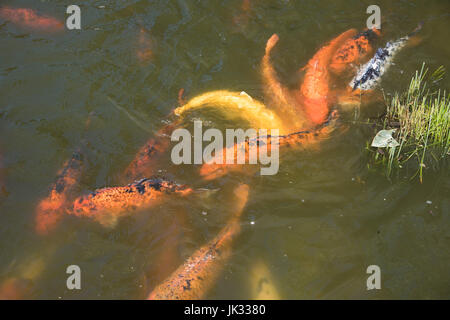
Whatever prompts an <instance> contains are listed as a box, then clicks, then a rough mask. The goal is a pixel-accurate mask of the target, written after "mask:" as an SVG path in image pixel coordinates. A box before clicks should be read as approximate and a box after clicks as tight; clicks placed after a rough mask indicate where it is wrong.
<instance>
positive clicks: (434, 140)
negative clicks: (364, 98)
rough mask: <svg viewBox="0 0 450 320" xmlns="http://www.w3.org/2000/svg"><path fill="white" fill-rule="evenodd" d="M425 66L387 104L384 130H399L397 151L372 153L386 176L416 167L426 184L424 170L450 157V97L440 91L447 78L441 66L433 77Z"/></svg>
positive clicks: (379, 150) (394, 148) (392, 149)
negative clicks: (405, 88)
mask: <svg viewBox="0 0 450 320" xmlns="http://www.w3.org/2000/svg"><path fill="white" fill-rule="evenodd" d="M427 74H428V69H425V64H422V68H421V69H420V71H416V74H415V76H414V77H413V78H412V79H411V83H410V85H409V88H408V90H407V91H406V92H403V93H395V94H394V96H393V98H392V100H390V101H389V100H387V99H386V97H385V102H386V106H387V109H386V113H385V115H384V116H383V117H382V120H381V121H382V123H381V127H382V128H383V129H394V128H395V129H397V130H396V132H395V135H394V138H395V139H396V140H397V141H398V142H399V143H400V145H399V146H398V147H392V148H388V149H387V150H386V149H378V150H376V149H374V148H371V149H373V150H372V151H373V152H372V153H373V155H374V160H375V162H376V163H382V164H383V165H384V166H385V169H386V175H387V176H388V177H390V176H391V175H392V172H393V170H395V169H402V168H404V167H413V168H414V171H415V174H414V175H413V176H412V178H414V177H415V176H418V177H419V180H420V182H422V181H423V174H424V168H428V167H431V166H434V165H437V164H439V163H440V162H441V160H442V159H445V158H447V157H448V156H449V155H450V95H447V94H446V91H442V90H441V89H439V88H438V84H439V81H440V80H441V79H442V78H443V77H444V74H445V69H444V68H443V67H442V66H441V67H439V68H438V69H437V70H436V71H434V72H433V73H432V74H431V75H430V76H428V75H427Z"/></svg>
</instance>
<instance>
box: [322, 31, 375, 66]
mask: <svg viewBox="0 0 450 320" xmlns="http://www.w3.org/2000/svg"><path fill="white" fill-rule="evenodd" d="M380 36H381V32H380V31H379V30H378V29H376V28H373V29H367V30H365V31H362V32H360V33H358V34H357V35H355V36H353V37H352V38H350V39H347V40H346V41H345V42H344V43H343V44H342V46H341V47H340V48H339V49H338V50H337V51H336V53H335V54H334V55H333V57H332V58H331V62H330V65H329V69H330V70H331V71H332V72H333V73H335V74H340V73H342V72H343V71H344V69H345V68H346V67H347V66H348V65H349V64H351V63H355V64H359V63H361V62H362V61H363V59H364V58H365V57H367V56H368V55H369V54H371V53H372V51H373V47H372V45H373V42H374V41H375V40H376V39H378V37H380Z"/></svg>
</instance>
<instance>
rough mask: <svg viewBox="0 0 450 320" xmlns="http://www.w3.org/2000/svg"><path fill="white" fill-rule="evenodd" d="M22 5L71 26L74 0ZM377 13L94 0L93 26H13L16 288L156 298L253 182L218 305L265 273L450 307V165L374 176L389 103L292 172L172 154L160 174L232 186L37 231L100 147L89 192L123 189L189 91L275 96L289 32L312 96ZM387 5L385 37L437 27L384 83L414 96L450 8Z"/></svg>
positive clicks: (352, 293) (8, 63)
mask: <svg viewBox="0 0 450 320" xmlns="http://www.w3.org/2000/svg"><path fill="white" fill-rule="evenodd" d="M6 2H7V5H10V6H17V7H26V8H33V9H37V10H38V11H39V12H45V13H47V14H49V15H52V16H54V17H56V18H58V19H64V12H65V6H66V4H65V3H64V2H63V1H53V2H52V4H50V3H48V2H41V3H36V2H35V1H30V0H23V1H14V3H13V2H12V1H6ZM8 2H9V3H8ZM370 4H371V3H370V2H367V1H363V2H361V1H333V2H332V3H329V2H325V1H323V2H319V3H317V2H309V1H281V0H280V1H256V0H255V1H241V0H232V1H231V0H230V1H221V2H197V1H187V0H186V1H184V0H178V1H170V2H169V3H167V1H151V2H150V1H146V2H142V1H127V2H126V3H125V2H121V1H109V2H107V4H105V7H104V8H99V7H98V3H97V2H94V1H85V2H84V4H83V5H82V6H80V7H81V10H82V19H83V20H82V30H81V31H70V32H69V31H65V32H63V33H62V34H48V33H34V32H33V31H32V30H31V31H30V30H24V29H20V28H18V27H16V26H14V25H13V24H11V23H3V22H2V23H1V24H0V38H1V42H2V48H3V49H4V50H1V52H0V131H1V135H0V140H1V141H0V149H1V161H2V163H1V165H0V170H2V171H1V172H0V175H1V176H4V177H5V181H6V183H5V190H4V191H3V190H2V191H0V213H1V217H0V219H1V220H0V221H1V223H0V243H1V244H0V248H1V249H0V279H2V280H3V279H7V278H9V277H12V276H17V274H22V275H26V277H28V278H33V279H35V280H34V285H33V286H32V287H33V288H32V292H31V296H32V297H34V298H51V299H56V298H102V299H110V298H144V297H146V296H147V294H148V293H149V292H150V290H151V289H152V288H153V287H154V286H155V285H157V284H158V283H160V282H161V281H162V279H164V278H165V277H166V276H167V275H168V274H170V272H172V271H173V270H175V269H176V267H177V266H178V265H179V264H180V263H181V262H182V261H183V260H185V259H186V258H187V257H189V256H190V255H191V254H192V252H194V251H195V250H196V249H198V248H199V247H201V246H202V245H203V244H205V243H207V242H208V241H209V240H210V239H212V238H213V237H214V236H215V235H216V234H217V233H218V232H219V230H220V229H221V228H222V227H223V226H224V224H225V223H226V221H227V220H228V217H229V215H230V212H229V210H227V209H228V208H229V201H230V196H229V195H230V191H231V190H232V189H233V186H235V185H236V183H238V182H244V183H247V184H248V185H249V186H250V191H249V200H248V203H247V206H246V208H245V210H244V213H243V216H242V227H243V228H242V231H241V234H240V236H239V237H238V238H237V239H236V242H235V243H234V245H233V255H232V257H231V259H230V260H229V261H228V262H227V263H226V265H225V268H224V272H223V273H222V274H221V276H220V277H219V279H218V281H217V283H216V285H215V286H214V288H213V289H212V290H211V291H210V293H209V295H208V296H207V297H208V298H212V299H216V298H236V299H240V298H249V297H251V295H252V276H251V275H252V270H254V269H255V268H256V269H258V268H260V269H261V268H267V270H268V271H267V270H264V272H269V273H270V277H271V281H272V282H273V284H274V286H276V288H277V291H278V292H277V293H278V294H279V295H280V297H282V298H290V299H297V298H299V299H302V298H448V297H449V296H450V292H449V288H450V278H449V274H448V268H449V265H450V250H449V248H450V246H449V241H450V235H449V234H448V227H449V223H450V221H449V215H448V213H449V208H450V199H449V196H448V195H449V194H450V193H449V191H450V184H449V181H450V180H449V170H448V164H444V165H443V167H442V168H440V169H438V170H432V169H429V170H426V171H425V179H424V183H423V184H419V183H418V182H417V181H416V180H409V177H410V176H411V174H410V173H407V172H399V174H398V176H396V177H395V178H394V179H393V180H392V181H389V180H387V179H386V178H385V177H384V176H383V171H382V170H381V169H376V168H370V169H369V168H367V160H368V155H367V154H366V153H365V152H364V148H365V145H366V142H367V141H368V140H369V139H370V138H371V137H372V136H373V134H374V129H373V128H372V127H371V126H369V125H367V124H365V121H366V120H367V118H369V117H376V116H378V115H380V113H381V112H382V111H383V105H382V104H381V103H379V102H375V103H371V104H367V105H363V106H362V107H361V110H360V113H359V117H358V118H356V117H355V113H354V112H353V110H351V111H350V112H348V113H346V114H344V115H343V116H342V119H341V125H340V129H339V130H336V131H335V132H333V133H332V135H331V136H330V137H329V138H328V139H326V140H324V141H323V142H322V143H321V144H320V147H317V148H311V149H306V150H294V149H292V150H290V151H289V152H285V153H282V154H281V164H280V170H279V172H278V174H277V175H275V176H264V177H261V176H251V175H250V176H248V175H241V174H230V175H228V176H225V177H223V178H221V179H219V180H216V181H212V182H208V183H205V182H203V181H202V180H201V179H200V177H199V176H198V168H197V167H195V166H187V165H186V166H174V165H172V164H171V162H170V155H169V154H167V155H164V158H163V159H162V160H161V161H160V164H159V165H160V169H159V170H161V171H160V172H159V174H161V175H164V176H166V177H168V178H170V179H174V180H176V181H177V182H179V183H188V184H190V185H192V186H195V187H199V188H200V187H201V188H209V189H219V190H220V192H216V193H212V194H211V195H209V196H208V197H203V198H201V197H200V198H199V199H198V200H196V201H193V200H189V199H180V200H177V201H172V202H169V203H164V204H161V205H159V206H157V207H156V208H154V209H152V210H150V211H146V212H142V213H140V214H137V215H134V216H132V217H126V218H124V219H123V220H121V222H120V223H119V224H118V226H117V227H116V228H114V229H105V228H102V227H101V226H99V225H97V224H94V223H92V222H91V221H89V220H83V219H77V218H75V217H67V218H65V219H64V220H63V221H62V222H61V224H60V225H59V227H58V228H57V230H56V231H55V232H54V233H53V234H52V235H50V236H49V237H47V238H42V237H40V236H38V235H36V234H35V232H34V210H35V206H36V204H37V202H38V201H39V200H40V199H42V198H43V197H45V196H46V195H47V192H48V187H49V186H50V185H51V183H52V182H53V181H54V179H55V174H56V172H57V171H58V170H59V169H60V168H61V165H62V164H63V163H64V161H66V160H67V159H68V158H69V157H70V156H71V154H72V152H73V151H74V150H75V149H76V148H77V147H78V146H79V145H80V141H81V140H82V139H83V138H85V140H86V141H87V144H86V167H85V169H84V172H83V176H82V179H81V183H80V185H79V186H78V187H77V193H79V194H81V193H87V192H89V191H92V190H94V189H97V188H102V187H105V186H113V185H118V184H120V179H121V175H122V173H123V171H124V169H125V168H126V166H127V165H128V164H129V162H130V161H131V160H132V159H133V157H134V155H135V153H136V152H137V150H138V149H139V148H140V147H141V146H142V144H143V143H144V142H145V141H147V139H148V138H149V133H148V132H156V131H157V130H159V129H160V128H161V127H162V125H163V122H162V121H163V120H164V119H165V118H166V116H167V115H168V114H169V113H170V111H171V110H172V109H173V108H174V107H176V106H178V93H179V90H180V89H181V88H184V91H185V96H186V98H188V99H189V98H192V97H194V96H196V95H198V94H201V93H204V92H207V91H210V90H219V89H223V90H232V91H244V90H245V92H247V93H248V94H250V95H251V96H252V97H254V98H256V99H258V100H261V101H264V95H263V89H264V88H263V87H262V82H261V75H260V62H261V58H262V56H263V54H264V46H265V43H266V41H267V39H268V38H269V37H270V36H271V35H272V34H273V33H275V32H276V33H277V34H278V35H279V36H280V42H279V43H278V44H277V48H276V50H274V52H273V54H272V60H273V62H274V64H275V68H276V70H277V72H278V74H279V76H280V78H281V79H282V81H283V83H286V84H287V85H288V86H291V87H294V86H296V84H297V83H298V79H297V78H296V76H295V70H297V69H298V68H300V67H302V66H304V65H305V63H306V62H307V61H308V60H309V59H310V58H311V56H312V55H313V54H314V53H315V52H316V51H317V49H318V48H320V47H321V46H322V45H323V44H324V43H325V42H326V41H328V40H330V39H332V38H333V37H335V36H337V35H338V34H339V33H341V32H343V31H345V30H347V29H349V28H357V29H362V28H364V25H365V20H366V17H367V15H366V14H365V10H366V8H367V6H368V5H370ZM378 5H379V6H380V7H381V12H382V17H383V32H384V33H385V34H384V38H383V39H384V40H389V39H395V38H398V37H400V36H403V35H404V34H405V33H407V32H409V31H410V30H412V29H413V28H414V26H416V25H417V23H418V22H419V21H424V22H425V26H424V30H423V32H422V34H421V35H422V37H423V39H422V42H421V43H420V45H418V46H416V47H414V48H413V49H405V50H404V51H402V52H401V53H400V54H399V55H398V58H397V59H396V60H395V65H394V66H393V67H392V68H391V69H390V71H389V72H388V73H387V74H386V76H385V78H384V79H383V81H382V88H383V89H384V91H385V93H393V92H394V91H395V90H402V89H404V88H405V87H406V86H407V85H408V84H409V81H410V78H411V75H412V73H413V72H414V71H415V70H416V69H417V68H418V67H419V66H420V65H421V64H422V62H426V63H427V65H428V66H429V67H430V69H432V70H433V69H435V68H436V67H437V66H439V65H444V66H446V67H448V66H447V63H448V56H449V54H450V45H449V44H448V42H446V41H445V40H444V39H447V34H446V32H447V30H448V27H449V15H448V12H449V8H450V7H449V5H448V3H446V2H445V1H437V0H436V1H431V2H430V1H401V2H400V1H396V2H394V3H392V2H391V1H379V3H378ZM384 40H383V41H384ZM448 79H449V78H448V77H447V79H446V80H444V81H443V82H442V84H441V85H442V88H448V84H449V80H448ZM108 97H111V98H112V99H113V100H114V101H117V103H118V104H119V105H120V106H122V107H123V108H124V109H125V110H126V111H127V113H128V115H127V114H126V113H125V112H123V111H122V110H119V109H117V108H116V107H115V106H114V105H113V104H112V103H111V101H110V99H108ZM92 111H94V113H95V115H96V116H95V119H93V121H92V123H91V124H90V126H89V128H88V129H87V131H86V132H85V130H84V128H85V121H86V119H87V117H88V115H89V114H90V113H91V112H92ZM130 116H131V117H130ZM200 117H202V118H203V119H204V120H205V121H206V120H208V121H210V122H211V126H218V127H224V128H225V127H233V126H235V125H236V124H235V123H233V122H226V121H223V120H222V119H221V118H220V117H218V116H217V115H216V116H214V115H210V114H208V115H205V114H201V113H197V114H194V115H193V116H192V119H194V118H200ZM132 118H134V119H137V120H138V121H139V123H140V125H139V126H138V125H136V122H135V121H133V120H131V119H132ZM192 119H191V120H192ZM142 127H144V129H147V130H143V128H142ZM172 253H173V254H172ZM260 261H264V264H265V266H264V267H259V265H258V264H260ZM71 264H77V265H79V266H80V267H81V269H82V272H83V278H82V283H83V289H82V290H81V291H76V292H75V291H69V290H67V289H66V286H65V284H66V277H67V275H66V273H65V270H66V267H67V266H68V265H71ZM372 264H376V265H379V266H380V268H381V272H382V290H372V291H367V290H366V279H367V276H368V275H367V274H366V268H367V266H369V265H372ZM255 266H256V267H255ZM264 272H263V273H264Z"/></svg>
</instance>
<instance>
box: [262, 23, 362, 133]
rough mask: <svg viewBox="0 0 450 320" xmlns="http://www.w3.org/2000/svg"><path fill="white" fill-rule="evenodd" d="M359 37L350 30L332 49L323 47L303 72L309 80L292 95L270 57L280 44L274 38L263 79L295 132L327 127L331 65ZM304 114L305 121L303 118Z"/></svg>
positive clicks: (267, 49) (270, 44)
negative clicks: (335, 55)
mask: <svg viewBox="0 0 450 320" xmlns="http://www.w3.org/2000/svg"><path fill="white" fill-rule="evenodd" d="M355 34H356V30H355V29H350V30H348V31H346V32H344V33H342V34H341V35H339V36H338V37H336V38H335V39H333V40H332V41H331V42H330V43H329V44H328V45H326V46H324V47H322V48H321V49H320V50H319V51H317V53H316V54H315V55H314V56H313V57H312V58H311V59H310V60H309V62H308V63H307V65H306V66H305V67H303V68H301V69H300V70H306V73H305V77H304V79H303V82H302V84H301V85H300V88H299V90H298V91H295V92H291V90H289V89H288V88H286V87H285V86H283V85H282V84H281V83H280V81H279V80H278V78H277V76H276V72H275V69H274V68H273V66H272V64H271V63H270V53H271V51H272V49H273V48H274V46H275V45H276V43H277V42H278V40H279V37H278V35H277V34H273V35H272V36H271V37H270V38H269V40H268V41H267V43H266V49H265V55H264V57H263V60H262V75H263V79H264V80H265V82H266V95H267V96H268V97H269V98H271V99H272V100H274V102H275V104H276V106H277V107H279V109H280V111H281V112H282V113H283V115H284V117H283V120H285V121H286V122H288V126H289V127H290V128H291V129H292V128H295V129H297V130H298V128H304V127H311V123H312V126H316V125H319V124H321V123H323V122H324V121H325V120H326V118H327V115H328V113H329V108H328V106H329V103H330V97H329V91H330V90H329V73H328V65H329V62H330V59H331V57H332V55H333V53H334V52H335V51H336V49H337V48H338V47H339V46H340V45H341V44H342V43H343V42H344V41H345V40H347V39H348V38H350V37H353V36H354V35H355ZM303 114H304V117H303Z"/></svg>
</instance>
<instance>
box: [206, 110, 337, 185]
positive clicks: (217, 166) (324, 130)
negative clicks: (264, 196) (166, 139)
mask: <svg viewBox="0 0 450 320" xmlns="http://www.w3.org/2000/svg"><path fill="white" fill-rule="evenodd" d="M337 118H338V115H337V112H336V111H333V112H332V113H331V114H330V117H329V120H328V121H326V122H325V123H323V124H322V125H321V127H320V128H318V129H315V130H305V131H299V132H294V133H291V134H288V135H280V136H271V135H267V136H264V137H257V138H255V139H248V140H247V141H245V142H243V143H240V144H239V145H238V144H235V145H234V146H233V147H231V148H233V151H232V152H233V155H234V161H233V164H227V163H226V161H225V160H226V153H227V148H224V149H222V150H221V151H219V152H218V153H217V154H216V155H215V156H214V158H212V159H211V160H210V161H209V162H208V163H205V164H203V165H202V167H201V168H200V175H201V176H202V177H203V179H205V180H213V179H217V178H219V177H222V176H224V175H225V174H227V173H228V172H230V171H239V172H247V173H248V172H251V171H250V170H248V166H249V164H248V163H249V157H250V154H252V153H253V154H255V155H257V154H259V148H261V147H264V148H267V150H271V148H272V141H273V140H274V138H276V139H275V141H274V142H275V143H278V145H279V146H280V147H284V148H288V147H296V148H298V147H299V146H303V147H306V146H308V147H311V146H313V145H315V144H317V143H319V142H320V141H321V140H323V139H326V137H327V136H328V135H329V134H330V133H331V132H332V130H333V129H334V124H335V122H336V121H337ZM277 141H278V142H277ZM238 149H241V150H245V163H246V164H237V157H238V152H237V151H238ZM252 167H256V166H255V165H252ZM244 169H245V171H244Z"/></svg>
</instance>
